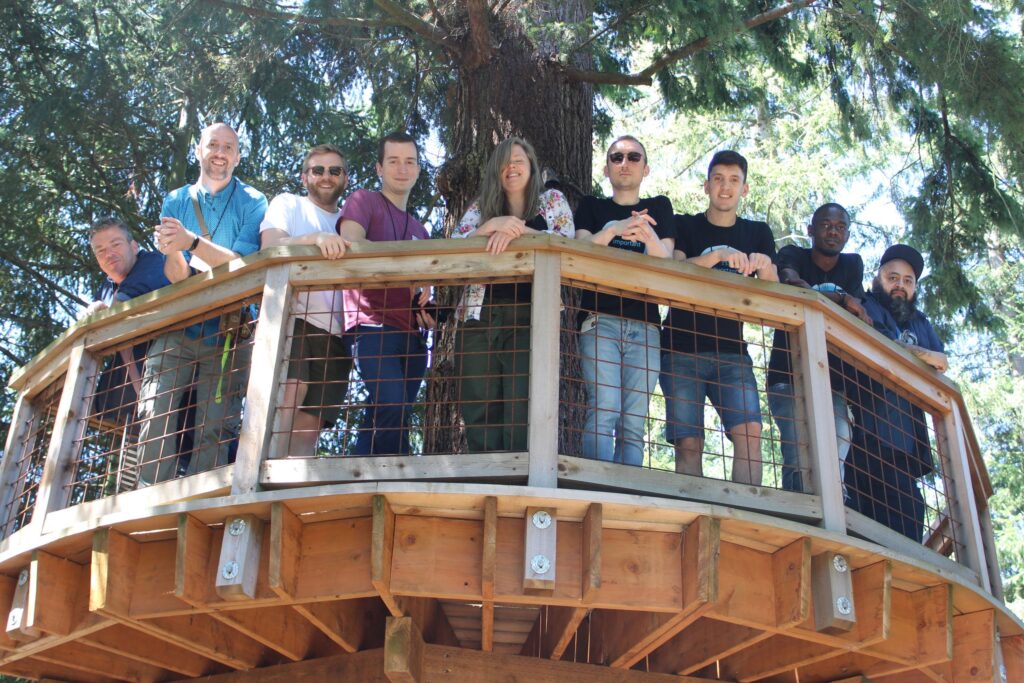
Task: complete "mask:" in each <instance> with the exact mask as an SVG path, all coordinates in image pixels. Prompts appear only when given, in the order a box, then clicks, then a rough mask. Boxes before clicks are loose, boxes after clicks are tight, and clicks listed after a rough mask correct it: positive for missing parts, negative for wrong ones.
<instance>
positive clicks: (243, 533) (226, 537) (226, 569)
mask: <svg viewBox="0 0 1024 683" xmlns="http://www.w3.org/2000/svg"><path fill="white" fill-rule="evenodd" d="M262 548H263V520H262V519H260V518H259V517H257V516H255V515H250V514H246V515H232V516H230V517H228V518H227V519H226V520H224V534H223V536H222V537H221V546H220V561H219V562H218V563H217V576H216V579H215V580H214V585H215V586H216V590H217V595H218V596H220V598H221V599H223V600H252V599H253V598H255V597H256V579H257V577H258V576H259V573H260V552H261V550H262Z"/></svg>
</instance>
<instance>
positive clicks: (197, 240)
mask: <svg viewBox="0 0 1024 683" xmlns="http://www.w3.org/2000/svg"><path fill="white" fill-rule="evenodd" d="M198 246H199V235H196V238H195V239H194V240H192V245H191V246H190V247H189V248H188V250H189V251H195V250H196V247H198Z"/></svg>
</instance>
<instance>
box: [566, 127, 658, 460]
mask: <svg viewBox="0 0 1024 683" xmlns="http://www.w3.org/2000/svg"><path fill="white" fill-rule="evenodd" d="M650 171H651V169H650V166H649V165H648V164H647V151H646V149H645V148H644V146H643V145H642V144H641V143H640V141H639V140H637V139H636V138H635V137H633V136H632V135H623V136H620V137H618V138H616V139H615V140H614V141H613V142H612V144H611V146H610V147H609V148H608V152H607V156H606V158H605V165H604V175H605V177H606V178H608V181H609V183H610V184H611V186H612V196H611V197H610V198H599V197H592V196H586V197H583V199H582V200H581V201H580V204H579V207H578V208H577V209H576V215H575V216H574V217H573V222H574V224H575V226H576V239H582V240H587V241H589V242H592V243H593V244H598V245H601V246H607V247H611V248H613V249H623V250H625V251H630V252H633V253H637V254H647V255H648V256H653V257H655V258H671V257H672V249H673V246H674V244H675V219H674V216H673V213H672V202H670V201H669V199H668V197H664V196H662V195H658V196H656V197H643V198H641V197H640V185H641V184H642V183H643V181H644V178H646V177H647V175H648V174H649V173H650ZM580 308H581V311H582V312H583V313H582V314H585V315H586V318H585V319H584V320H583V324H582V325H581V327H580V355H581V356H582V365H583V367H582V371H583V379H584V381H585V382H586V388H587V421H586V427H585V429H584V433H583V455H584V457H587V458H591V459H597V460H605V461H609V462H617V463H624V464H627V465H641V464H643V456H644V430H645V426H646V423H647V415H648V409H649V406H650V396H651V394H652V393H653V392H654V389H655V387H656V386H657V383H658V373H659V371H660V369H661V358H660V354H661V349H660V341H659V323H660V322H661V318H660V315H659V313H658V305H657V304H655V303H651V302H647V301H644V300H642V299H634V298H630V297H624V296H619V295H615V294H603V293H595V292H593V291H590V290H587V291H584V292H583V296H582V297H581V302H580Z"/></svg>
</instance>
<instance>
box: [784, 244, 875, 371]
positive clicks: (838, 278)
mask: <svg viewBox="0 0 1024 683" xmlns="http://www.w3.org/2000/svg"><path fill="white" fill-rule="evenodd" d="M776 263H777V264H778V267H779V275H782V271H783V269H784V268H790V269H792V270H795V271H796V272H797V274H799V275H800V279H801V280H803V281H804V282H806V283H807V284H809V285H810V286H812V287H814V286H816V285H823V284H826V283H830V284H834V285H836V286H837V287H839V288H841V289H842V290H843V291H844V292H846V293H847V294H849V295H850V296H852V297H856V298H858V299H862V300H863V299H864V261H863V259H861V257H860V254H840V255H839V259H838V260H837V261H836V265H835V266H833V268H832V270H822V269H821V268H819V267H818V265H817V264H816V263H815V262H814V259H812V258H811V250H810V249H807V248H805V247H798V246H795V245H789V246H785V247H783V248H782V249H780V250H779V257H778V260H777V261H776ZM828 360H829V363H828V364H829V369H830V370H831V372H830V375H831V379H832V389H833V390H834V391H842V383H843V367H842V363H840V361H839V359H838V358H837V357H835V356H833V355H832V354H829V359H828ZM792 371H793V367H792V362H791V360H790V354H789V334H787V333H786V332H784V331H782V330H775V342H774V344H773V345H772V355H771V360H769V362H768V386H772V385H773V384H780V383H786V384H792V383H793V377H792V374H791V373H792Z"/></svg>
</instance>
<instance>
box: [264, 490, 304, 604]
mask: <svg viewBox="0 0 1024 683" xmlns="http://www.w3.org/2000/svg"><path fill="white" fill-rule="evenodd" d="M301 553H302V520H300V519H299V516H298V515H296V514H295V513H294V512H292V511H291V510H290V509H289V508H288V506H287V505H286V504H285V503H281V502H278V503H273V504H271V506H270V567H269V569H268V572H267V582H268V583H269V584H270V590H272V591H274V592H275V593H276V594H277V595H279V596H281V597H282V598H293V597H294V596H295V593H296V590H297V586H298V580H299V579H298V575H299V557H300V555H301Z"/></svg>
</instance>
